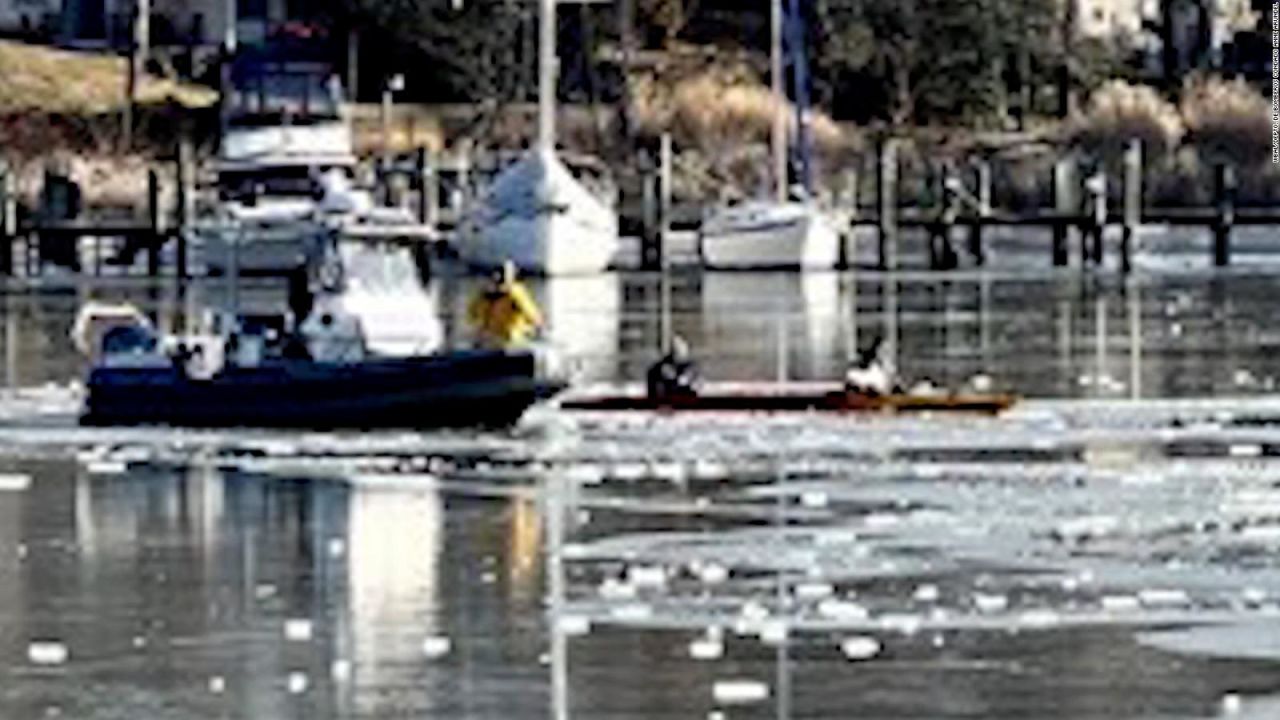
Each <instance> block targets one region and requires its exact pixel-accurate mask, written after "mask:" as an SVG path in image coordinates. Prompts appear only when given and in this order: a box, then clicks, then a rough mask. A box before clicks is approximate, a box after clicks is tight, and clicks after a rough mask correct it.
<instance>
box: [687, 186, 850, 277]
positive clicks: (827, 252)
mask: <svg viewBox="0 0 1280 720" xmlns="http://www.w3.org/2000/svg"><path fill="white" fill-rule="evenodd" d="M698 241H699V251H700V254H701V256H702V259H703V263H704V264H705V266H706V267H707V268H708V269H712V270H769V269H777V270H795V269H800V270H830V269H832V268H834V267H835V265H836V263H837V261H838V260H839V257H840V232H839V231H838V230H837V229H836V225H835V222H834V221H833V220H832V218H831V217H830V216H829V215H827V214H826V213H824V212H823V211H822V210H820V209H819V208H818V207H817V206H816V205H814V204H812V203H809V202H803V201H793V202H776V201H769V200H762V201H753V202H747V203H743V204H740V205H733V206H728V207H725V208H718V209H716V210H714V211H712V212H710V213H708V214H707V216H706V218H705V219H704V220H703V222H702V229H701V232H700V234H699V238H698Z"/></svg>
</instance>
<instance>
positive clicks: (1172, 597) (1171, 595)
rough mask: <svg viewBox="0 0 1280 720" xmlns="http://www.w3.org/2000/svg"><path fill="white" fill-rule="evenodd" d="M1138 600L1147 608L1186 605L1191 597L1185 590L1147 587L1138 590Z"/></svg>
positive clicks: (1189, 602)
mask: <svg viewBox="0 0 1280 720" xmlns="http://www.w3.org/2000/svg"><path fill="white" fill-rule="evenodd" d="M1138 602H1141V603H1142V605H1143V606H1144V607H1149V608H1169V607H1186V606H1188V605H1190V604H1191V598H1190V596H1188V595H1187V592H1186V591H1185V590H1176V589H1168V588H1147V589H1145V590H1140V591H1139V592H1138Z"/></svg>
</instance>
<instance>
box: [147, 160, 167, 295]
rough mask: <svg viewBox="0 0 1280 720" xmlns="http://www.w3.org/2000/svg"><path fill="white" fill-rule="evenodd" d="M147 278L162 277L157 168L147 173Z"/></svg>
mask: <svg viewBox="0 0 1280 720" xmlns="http://www.w3.org/2000/svg"><path fill="white" fill-rule="evenodd" d="M147 230H148V235H149V237H148V238H147V276H148V277H152V278H154V277H159V275H160V249H161V247H162V246H163V244H164V243H163V238H164V231H163V228H162V227H161V221H160V176H159V174H158V173H156V170H155V168H151V169H150V170H148V171H147Z"/></svg>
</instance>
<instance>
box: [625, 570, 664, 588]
mask: <svg viewBox="0 0 1280 720" xmlns="http://www.w3.org/2000/svg"><path fill="white" fill-rule="evenodd" d="M627 582H628V583H630V584H631V585H634V586H636V587H638V588H661V587H665V586H666V584H667V570H666V568H664V567H662V566H660V565H657V566H645V565H632V566H631V567H629V568H627Z"/></svg>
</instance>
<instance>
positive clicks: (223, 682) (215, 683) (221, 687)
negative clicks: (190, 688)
mask: <svg viewBox="0 0 1280 720" xmlns="http://www.w3.org/2000/svg"><path fill="white" fill-rule="evenodd" d="M226 691H227V679H226V678H224V677H222V676H221V675H214V676H213V677H211V678H209V692H211V693H213V694H214V695H221V694H222V693H224V692H226Z"/></svg>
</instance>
